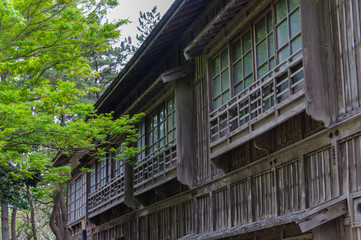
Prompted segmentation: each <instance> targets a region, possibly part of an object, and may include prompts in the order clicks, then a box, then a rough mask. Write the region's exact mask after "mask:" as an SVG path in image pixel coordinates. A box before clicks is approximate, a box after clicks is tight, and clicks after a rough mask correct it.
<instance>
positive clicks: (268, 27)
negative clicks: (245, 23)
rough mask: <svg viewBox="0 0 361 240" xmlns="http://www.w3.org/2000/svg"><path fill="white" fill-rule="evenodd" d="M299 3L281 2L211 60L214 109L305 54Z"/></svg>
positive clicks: (283, 0) (296, 1)
mask: <svg viewBox="0 0 361 240" xmlns="http://www.w3.org/2000/svg"><path fill="white" fill-rule="evenodd" d="M298 2H299V1H298V0H279V1H278V2H276V3H275V4H273V5H272V6H271V7H270V8H269V10H268V11H266V13H265V14H264V15H262V16H260V18H258V19H257V20H256V21H255V22H254V23H253V24H252V27H251V29H248V30H246V31H245V32H243V33H242V34H241V36H240V37H238V38H237V39H235V40H234V41H232V42H231V44H230V45H229V46H228V47H227V48H226V49H223V50H222V51H220V52H219V54H217V55H216V56H215V57H214V58H213V59H211V62H210V69H211V72H210V74H211V76H210V78H211V82H210V83H211V86H212V91H211V94H212V104H213V109H217V108H219V107H221V106H222V105H224V104H225V103H227V102H228V101H229V100H230V99H231V98H232V97H233V96H235V95H238V94H244V93H246V92H247V88H249V87H250V86H251V85H252V84H253V83H254V82H256V81H265V80H266V79H267V78H268V77H270V76H272V74H273V71H274V70H275V69H276V70H277V69H279V68H282V67H283V66H284V65H285V64H287V62H289V61H292V60H293V59H295V58H296V57H298V56H300V55H301V54H302V53H301V51H300V50H301V48H302V40H301V23H300V9H299V3H298ZM228 52H229V53H230V56H228ZM276 67H277V68H276Z"/></svg>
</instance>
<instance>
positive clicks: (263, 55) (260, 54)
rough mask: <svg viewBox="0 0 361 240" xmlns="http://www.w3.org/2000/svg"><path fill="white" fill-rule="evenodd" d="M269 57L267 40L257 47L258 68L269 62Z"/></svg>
mask: <svg viewBox="0 0 361 240" xmlns="http://www.w3.org/2000/svg"><path fill="white" fill-rule="evenodd" d="M267 55H268V54H267V41H266V39H265V40H263V41H262V42H261V43H260V44H258V45H257V55H256V56H257V66H260V65H262V64H263V63H264V62H265V61H267Z"/></svg>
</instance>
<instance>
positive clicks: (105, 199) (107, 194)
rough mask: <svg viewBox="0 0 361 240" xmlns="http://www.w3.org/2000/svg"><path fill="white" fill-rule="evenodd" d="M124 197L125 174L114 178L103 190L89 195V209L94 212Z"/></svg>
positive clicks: (100, 189)
mask: <svg viewBox="0 0 361 240" xmlns="http://www.w3.org/2000/svg"><path fill="white" fill-rule="evenodd" d="M123 195H124V173H121V174H119V175H118V176H116V177H114V178H112V179H111V180H110V182H107V183H106V184H105V185H104V186H102V187H101V188H99V189H97V190H95V191H94V192H92V193H90V194H89V195H88V209H89V212H90V213H91V212H93V211H95V210H97V209H101V208H102V207H105V206H106V205H107V204H109V203H111V202H113V201H115V200H117V199H120V198H121V197H122V196H123Z"/></svg>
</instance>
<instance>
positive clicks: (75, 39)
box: [0, 0, 139, 240]
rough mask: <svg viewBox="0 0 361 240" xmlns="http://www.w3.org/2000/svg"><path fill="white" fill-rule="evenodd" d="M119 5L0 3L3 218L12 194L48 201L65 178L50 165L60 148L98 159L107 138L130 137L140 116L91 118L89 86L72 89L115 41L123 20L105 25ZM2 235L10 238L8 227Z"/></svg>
mask: <svg viewBox="0 0 361 240" xmlns="http://www.w3.org/2000/svg"><path fill="white" fill-rule="evenodd" d="M116 3H117V1H115V0H100V1H98V0H36V1H35V0H16V1H13V0H0V36H1V37H0V168H1V169H3V170H2V171H3V172H4V174H5V173H6V175H5V176H8V180H9V181H12V182H9V183H7V184H6V186H7V187H4V189H1V191H2V195H1V196H0V197H1V198H0V201H1V203H2V220H3V221H4V220H5V221H6V220H7V219H8V216H7V212H6V211H7V208H8V206H9V204H13V200H14V199H13V198H14V197H15V198H17V201H19V202H23V203H25V204H26V205H27V206H29V205H30V204H32V202H33V201H34V200H36V199H43V198H45V197H47V196H49V191H51V190H53V189H54V188H55V186H54V184H53V183H54V182H58V183H62V182H64V181H65V180H66V178H67V172H68V169H67V168H66V167H62V168H53V167H52V162H51V160H52V158H53V157H54V156H55V154H56V153H57V152H58V151H61V152H62V154H65V155H70V154H71V153H73V152H77V151H82V152H84V153H89V154H94V155H96V156H97V157H99V158H102V157H103V156H104V154H105V152H106V148H105V146H106V145H108V144H112V143H113V138H111V137H109V136H116V135H119V134H128V136H129V137H128V141H134V140H135V134H136V130H135V127H134V123H135V122H136V121H137V120H138V118H139V116H135V117H129V116H124V117H122V118H119V119H115V120H114V119H113V116H112V114H111V113H110V114H100V115H99V114H96V110H95V109H94V108H93V106H92V105H91V104H84V103H79V99H80V98H81V97H82V96H84V95H85V94H86V92H87V91H91V90H93V89H92V88H88V87H86V86H85V87H84V88H83V89H77V88H76V86H77V83H75V82H73V81H72V79H86V78H92V77H95V76H96V75H97V73H96V72H95V71H94V70H93V69H92V68H91V67H90V66H89V61H88V60H87V58H86V57H87V56H89V55H90V54H93V53H99V52H105V51H107V49H109V48H110V44H112V43H113V42H114V41H115V40H116V39H118V38H119V27H120V26H121V25H122V24H124V23H126V22H127V21H126V20H122V21H118V22H113V23H110V22H107V21H104V20H103V19H104V16H105V14H106V12H107V9H108V8H111V7H114V6H115V5H116ZM86 116H87V119H85V117H86ZM134 151H135V150H134V149H132V148H131V147H129V151H127V152H128V153H129V152H130V153H132V152H134ZM17 194H18V195H17ZM16 196H17V197H16ZM20 207H23V206H20ZM4 215H5V216H4ZM33 233H34V232H33ZM2 238H3V240H8V239H9V231H8V224H6V223H5V224H2ZM34 238H36V234H35V236H34Z"/></svg>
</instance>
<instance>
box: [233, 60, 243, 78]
mask: <svg viewBox="0 0 361 240" xmlns="http://www.w3.org/2000/svg"><path fill="white" fill-rule="evenodd" d="M233 78H234V83H238V82H239V81H240V80H242V78H243V75H242V61H239V62H238V63H236V64H235V65H234V67H233Z"/></svg>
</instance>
